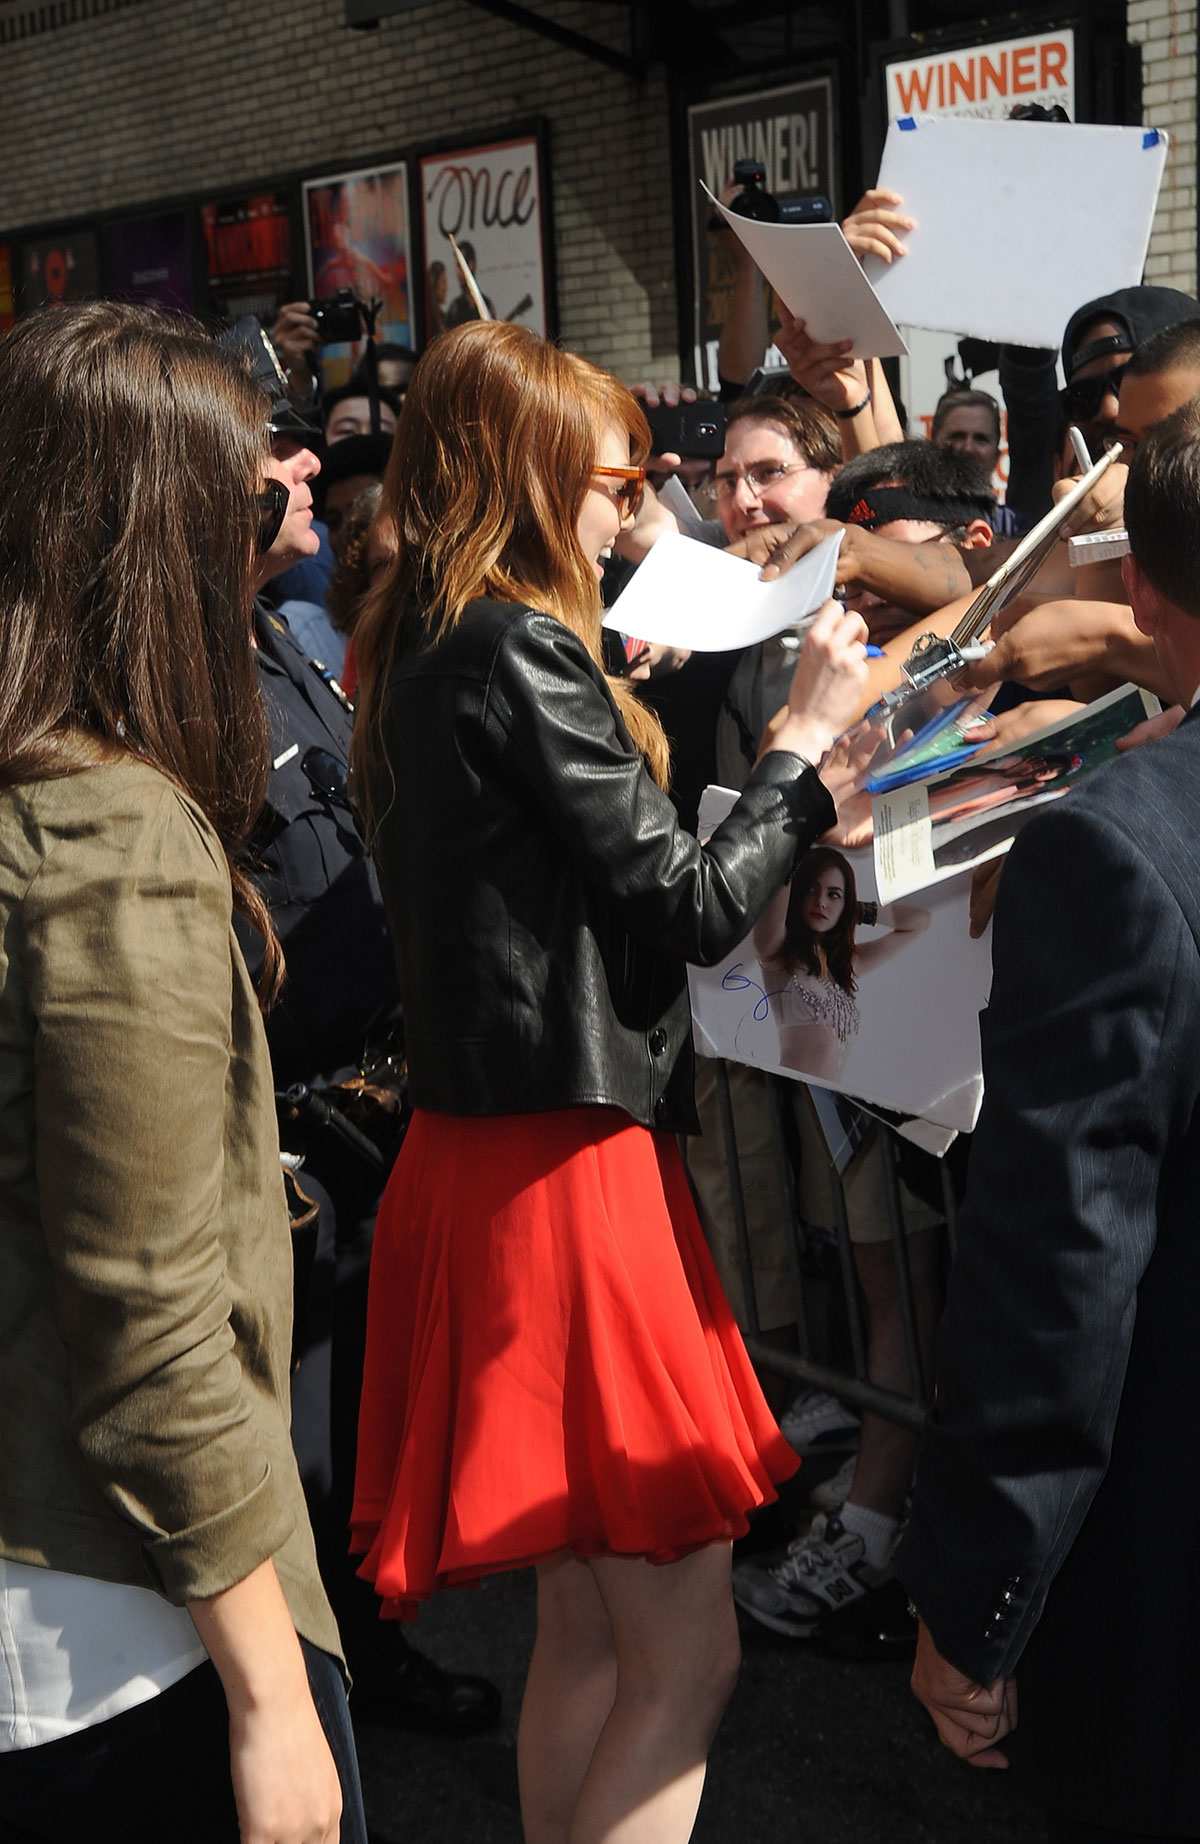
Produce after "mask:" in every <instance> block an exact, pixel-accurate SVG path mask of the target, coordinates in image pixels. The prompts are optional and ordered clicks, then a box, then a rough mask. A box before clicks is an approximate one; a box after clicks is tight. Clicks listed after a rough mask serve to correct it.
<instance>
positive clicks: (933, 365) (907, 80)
mask: <svg viewBox="0 0 1200 1844" xmlns="http://www.w3.org/2000/svg"><path fill="white" fill-rule="evenodd" d="M1075 76H1076V55H1075V34H1074V32H1073V31H1072V30H1071V28H1070V26H1065V27H1063V28H1062V29H1061V30H1060V31H1057V32H1031V33H1029V34H1027V35H1026V36H1025V37H1024V38H1011V39H995V40H989V41H988V42H987V43H986V44H977V45H971V46H968V47H963V48H960V49H958V50H954V51H938V52H934V53H932V54H931V55H929V56H927V57H923V58H905V59H903V60H898V61H897V62H896V63H894V64H888V65H887V66H886V67H885V71H884V81H885V86H886V92H887V115H888V120H889V122H894V121H896V120H897V119H898V117H900V116H902V115H951V116H960V117H961V116H970V117H973V118H974V119H976V120H980V121H1003V120H1004V119H1005V118H1006V117H1007V116H1008V114H1009V112H1010V110H1012V109H1013V108H1014V107H1015V106H1016V105H1017V104H1021V103H1040V104H1041V106H1042V108H1044V109H1052V108H1055V107H1058V108H1061V109H1063V110H1065V112H1066V114H1067V117H1068V119H1069V120H1071V121H1074V120H1075V116H1076V108H1075ZM1082 298H1083V297H1082V296H1081V297H1080V300H1081V301H1082ZM900 331H901V332H902V333H903V335H904V338H905V340H906V342H907V344H908V357H907V358H906V359H901V361H900V395H901V397H902V398H903V400H904V405H905V409H906V411H907V413H908V427H909V430H910V432H911V433H912V434H913V435H914V436H921V435H924V436H928V435H929V433H930V431H931V429H932V427H933V413H934V410H935V409H936V408H937V403H938V399H939V397H940V396H941V395H942V393H943V391H944V390H945V389H946V378H947V371H946V366H947V361H949V364H950V369H951V374H952V375H957V367H958V335H957V334H956V333H954V332H950V333H931V332H928V331H927V330H926V329H925V328H924V327H901V329H900ZM1061 337H1062V328H1061V327H1060V328H1059V332H1058V335H1057V337H1056V338H1055V341H1054V344H1055V345H1056V346H1057V345H1058V341H1059V339H1060V338H1061ZM973 382H974V384H975V385H976V386H977V387H980V388H982V389H983V390H986V391H990V392H991V394H992V396H993V397H995V398H996V399H997V401H998V402H999V403H1000V404H1001V407H1002V408H1003V402H1004V399H1003V394H1002V392H1001V390H1000V379H999V377H998V375H997V373H996V372H995V371H989V372H981V373H979V374H977V375H976V377H975V378H974V380H973ZM1005 421H1007V418H1005ZM1007 482H1008V445H1007V442H1006V441H1005V440H1003V439H1002V441H1001V447H1000V460H999V464H998V466H997V468H996V475H995V478H994V479H993V482H992V485H993V487H994V488H995V491H996V492H997V494H998V495H999V496H1000V497H1001V498H1003V497H1004V491H1005V487H1006V485H1007Z"/></svg>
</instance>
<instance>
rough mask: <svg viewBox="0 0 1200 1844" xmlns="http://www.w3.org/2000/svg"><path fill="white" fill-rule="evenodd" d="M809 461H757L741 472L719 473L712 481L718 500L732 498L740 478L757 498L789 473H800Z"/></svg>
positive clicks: (805, 468)
mask: <svg viewBox="0 0 1200 1844" xmlns="http://www.w3.org/2000/svg"><path fill="white" fill-rule="evenodd" d="M807 468H808V462H807V461H756V462H755V463H754V465H753V466H752V467H746V468H743V469H742V471H741V473H740V474H718V475H717V477H716V479H715V480H714V481H713V483H712V490H713V492H714V493H715V494H716V496H717V499H718V500H727V499H732V498H733V496H734V494H735V493H736V491H737V485H738V481H739V480H744V481H745V482H746V485H747V486H748V487H749V488H750V490H751V492H752V493H753V494H754V496H755V498H756V499H761V498H762V496H763V494H764V493H769V492H770V490H771V488H772V487H775V486H778V484H779V482H780V481H781V480H785V479H786V478H787V476H788V475H789V474H799V473H802V472H804V471H805V470H807Z"/></svg>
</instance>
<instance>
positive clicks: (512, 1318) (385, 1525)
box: [354, 322, 865, 1844]
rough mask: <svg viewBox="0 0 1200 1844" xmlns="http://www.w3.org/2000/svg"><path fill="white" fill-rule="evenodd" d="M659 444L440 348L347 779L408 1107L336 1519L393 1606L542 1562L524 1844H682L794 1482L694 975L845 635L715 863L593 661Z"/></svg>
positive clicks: (596, 391) (373, 605)
mask: <svg viewBox="0 0 1200 1844" xmlns="http://www.w3.org/2000/svg"><path fill="white" fill-rule="evenodd" d="M648 448H649V431H648V428H647V426H646V423H645V420H644V417H643V415H642V411H641V409H640V407H639V406H638V405H637V404H636V403H635V401H634V400H633V398H632V397H631V396H630V395H629V394H628V392H626V391H625V390H624V389H623V387H622V386H620V385H619V384H617V383H616V381H615V380H614V379H612V378H610V377H608V376H607V375H606V374H605V373H603V372H601V371H598V370H596V368H595V367H593V366H591V365H589V364H587V363H586V362H585V361H583V360H582V359H579V358H575V357H572V356H570V355H569V354H567V353H564V352H561V351H559V350H558V349H557V348H556V347H554V346H553V345H550V344H548V343H546V342H545V341H542V340H539V339H537V338H536V337H535V336H534V335H532V334H531V333H529V332H527V331H525V330H523V329H521V328H519V327H516V326H513V325H508V324H505V323H501V322H497V323H475V324H469V325H467V326H464V327H462V328H460V329H457V330H456V331H455V332H453V333H450V334H447V335H445V336H443V337H442V338H440V339H438V340H436V341H435V342H434V343H433V345H432V346H431V347H430V349H429V351H428V353H427V354H426V356H425V358H424V359H423V360H422V362H421V365H420V366H419V367H418V368H417V372H416V374H415V376H414V379H413V382H412V385H411V387H410V389H409V392H408V396H407V399H406V403H405V408H404V413H403V416H402V419H401V423H400V429H399V432H398V435H397V441H396V448H395V452H394V456H393V460H392V462H391V464H390V466H389V471H388V476H387V479H386V481H385V483H384V501H383V514H384V516H385V517H390V519H391V520H392V522H393V523H394V525H395V529H396V531H397V532H398V534H399V544H400V549H399V554H398V556H397V558H396V560H395V562H394V563H393V565H392V566H391V569H390V571H389V573H388V575H387V576H386V577H385V578H384V579H383V580H382V582H381V583H380V585H379V586H378V587H377V589H376V590H375V592H374V594H373V596H372V598H371V599H370V601H369V603H368V607H367V611H366V613H365V615H364V617H363V619H362V621H361V623H360V625H359V628H358V634H357V640H358V652H359V665H360V673H361V679H360V684H361V687H362V691H363V697H362V699H361V701H360V706H359V724H358V729H357V736H356V764H355V766H356V772H357V776H358V784H359V789H360V794H361V797H362V799H363V802H364V806H365V808H366V811H367V814H368V818H369V822H370V827H371V833H372V838H373V843H374V848H375V851H376V854H377V860H378V864H379V871H380V878H381V882H382V884H383V890H384V896H385V899H386V901H387V905H388V911H389V916H390V920H391V925H392V929H393V934H394V939H395V941H396V944H397V953H398V957H399V966H400V981H401V989H402V996H403V999H404V1004H405V1020H406V1037H407V1047H408V1056H409V1069H410V1081H411V1090H412V1097H413V1101H414V1103H415V1107H416V1114H415V1116H414V1120H413V1125H412V1127H411V1128H410V1131H409V1135H408V1139H407V1141H406V1144H405V1147H404V1150H403V1153H402V1155H401V1158H400V1161H399V1163H398V1165H397V1167H396V1170H395V1173H394V1175H393V1178H392V1180H391V1183H390V1185H389V1189H388V1192H387V1194H386V1196H385V1199H384V1204H383V1208H382V1211H381V1213H380V1221H379V1227H378V1231H377V1235H376V1242H375V1255H374V1265H373V1270H372V1276H371V1304H370V1318H369V1326H368V1354H367V1365H366V1373H365V1380H364V1393H363V1407H362V1422H361V1433H360V1441H359V1478H358V1490H357V1494H356V1504H355V1515H354V1523H355V1531H356V1539H357V1542H358V1544H359V1545H360V1546H361V1547H362V1548H363V1549H364V1550H365V1551H366V1562H365V1565H364V1573H366V1574H368V1575H369V1576H370V1577H371V1578H372V1579H373V1580H374V1582H375V1586H376V1588H377V1590H378V1592H379V1593H380V1594H381V1595H382V1596H383V1597H384V1599H385V1601H387V1602H388V1603H389V1604H390V1609H391V1611H395V1612H403V1611H407V1609H408V1608H410V1607H411V1604H412V1603H413V1602H414V1601H415V1600H417V1599H419V1598H420V1597H422V1596H424V1595H428V1594H429V1593H430V1592H431V1591H432V1590H433V1589H434V1588H436V1587H438V1586H441V1585H444V1584H447V1583H455V1582H463V1581H471V1580H475V1579H477V1578H478V1577H480V1576H482V1575H485V1574H487V1573H490V1572H492V1571H495V1570H498V1569H506V1568H513V1567H516V1566H518V1565H520V1564H525V1563H534V1564H536V1565H537V1570H538V1636H537V1642H536V1646H535V1650H534V1656H533V1661H532V1664H531V1666H530V1672H529V1679H528V1684H527V1687H526V1693H525V1701H524V1706H523V1709H522V1716H521V1734H520V1744H519V1757H518V1759H519V1769H520V1777H521V1796H522V1809H523V1814H524V1822H525V1832H526V1837H527V1839H528V1840H529V1844H565V1840H566V1838H567V1836H568V1833H569V1834H570V1837H571V1839H572V1840H573V1844H585V1841H589V1840H601V1839H607V1838H613V1839H616V1838H617V1837H619V1838H620V1839H621V1840H622V1844H642V1841H649V1840H655V1841H661V1844H667V1841H674V1840H682V1839H684V1838H686V1837H687V1836H688V1835H689V1833H690V1831H691V1827H692V1822H693V1819H694V1816H695V1810H696V1803H697V1800H698V1798H699V1793H700V1788H701V1785H702V1782H703V1775H704V1761H705V1756H706V1753H707V1750H708V1745H709V1742H710V1740H711V1737H712V1734H713V1732H714V1730H715V1727H716V1724H717V1721H718V1720H719V1717H720V1713H721V1710H722V1708H723V1706H724V1703H725V1700H726V1698H727V1696H728V1694H729V1691H730V1689H731V1687H732V1684H733V1680H734V1676H735V1673H736V1670H737V1663H738V1645H737V1629H736V1624H735V1619H734V1613H733V1606H732V1600H731V1595H730V1543H731V1540H732V1538H734V1537H735V1536H737V1535H738V1534H739V1533H740V1532H741V1531H743V1530H744V1529H745V1527H746V1513H747V1511H748V1510H750V1509H751V1508H752V1507H754V1506H756V1505H759V1504H761V1503H763V1502H764V1500H766V1499H768V1498H769V1497H771V1496H772V1495H773V1483H772V1482H773V1480H776V1479H778V1478H781V1477H782V1476H784V1475H785V1474H786V1473H787V1472H789V1471H790V1470H791V1465H792V1463H791V1461H790V1460H789V1457H788V1454H787V1451H786V1449H785V1448H784V1447H783V1445H782V1442H781V1438H780V1436H779V1434H778V1431H777V1430H776V1428H775V1426H774V1424H773V1422H772V1421H771V1419H770V1417H769V1415H768V1414H767V1412H766V1409H765V1406H764V1404H763V1402H762V1398H761V1396H760V1394H759V1391H758V1388H757V1385H756V1383H755V1381H754V1377H753V1373H752V1371H751V1369H750V1366H749V1363H748V1361H747V1358H746V1355H745V1352H744V1350H743V1348H742V1346H741V1344H740V1341H739V1339H738V1336H737V1333H736V1330H735V1328H734V1326H733V1322H732V1320H731V1318H730V1315H729V1311H728V1308H727V1307H726V1305H725V1302H724V1300H723V1298H722V1297H721V1294H720V1289H719V1286H718V1284H717V1281H716V1278H715V1274H714V1271H713V1269H712V1267H711V1265H710V1263H709V1260H708V1256H707V1252H706V1250H705V1248H704V1245H703V1242H702V1240H701V1237H700V1233H699V1229H698V1225H697V1223H696V1219H695V1214H694V1211H693V1208H692V1205H691V1201H690V1196H689V1193H688V1190H687V1185H686V1183H685V1180H684V1177H683V1172H682V1168H681V1165H680V1162H679V1158H678V1153H677V1149H676V1144H675V1134H676V1133H677V1132H678V1131H680V1130H683V1131H687V1130H688V1129H690V1128H692V1127H693V1126H694V1119H695V1116H694V1108H693V1102H692V1093H691V1088H692V1081H691V1033H690V1017H689V1008H688V998H687V981H686V964H687V962H688V961H689V960H694V961H700V962H704V961H709V962H711V961H715V960H718V959H720V957H721V956H722V955H723V954H724V953H726V952H727V951H728V950H729V948H731V947H732V946H733V945H734V944H735V943H736V942H737V941H738V940H739V939H740V938H741V937H742V936H743V935H744V934H745V933H746V931H747V929H748V928H749V927H750V925H751V924H752V922H753V921H754V919H755V917H756V916H757V915H758V914H759V913H760V912H761V910H762V909H763V907H764V906H765V905H766V903H767V901H768V900H769V898H770V897H771V895H772V893H773V892H774V891H775V890H776V889H777V888H778V887H779V885H780V884H781V883H782V882H783V880H784V879H785V878H786V877H787V876H788V875H789V873H790V872H791V870H792V869H793V867H794V865H795V863H796V862H797V860H798V858H799V857H800V856H801V855H802V854H803V852H804V850H805V849H806V848H807V846H808V845H809V844H810V843H811V841H812V839H813V838H814V837H815V836H816V835H817V834H818V833H820V832H822V831H824V830H825V829H826V828H827V827H828V826H829V825H830V824H831V823H832V820H833V816H834V807H833V802H832V800H831V799H830V797H829V795H828V793H827V791H826V790H825V788H824V787H823V785H822V783H821V782H820V780H819V779H818V776H817V774H816V772H815V770H814V769H813V768H812V767H811V766H810V765H809V764H810V763H811V762H815V761H819V760H820V758H821V756H822V755H823V753H824V752H825V750H826V749H827V747H828V746H829V744H830V742H831V741H832V738H833V736H834V735H835V733H836V732H838V731H839V730H840V729H842V728H843V727H844V725H845V724H846V723H847V722H848V721H849V720H850V718H851V717H852V716H853V715H855V714H856V710H857V704H858V702H859V701H860V700H861V691H860V687H861V684H862V680H863V675H864V672H865V665H864V649H863V644H862V642H863V635H864V631H865V630H864V629H863V627H862V624H861V622H860V621H859V620H858V619H857V618H856V617H853V616H846V615H844V614H843V613H841V612H840V611H838V610H836V609H834V608H833V607H831V608H829V609H828V610H827V611H826V612H825V614H824V615H823V616H822V617H821V618H820V619H819V620H818V622H817V624H816V626H815V627H814V629H813V636H814V637H813V638H812V639H810V641H809V643H808V645H807V646H806V648H805V651H804V654H803V656H802V660H801V665H800V668H799V672H798V675H797V680H796V684H795V686H794V688H793V692H792V697H791V701H790V703H789V705H788V707H787V708H786V711H785V712H783V713H781V715H780V718H779V720H778V723H777V727H776V728H775V730H774V733H773V735H772V736H771V737H770V738H769V740H768V742H767V746H766V749H765V752H764V754H763V757H762V760H761V762H760V763H759V765H758V767H757V768H756V770H755V772H754V773H753V775H752V776H751V778H750V781H749V783H748V785H747V787H746V790H745V792H744V794H743V796H742V798H741V799H740V801H739V802H738V804H737V806H736V807H735V808H734V810H733V812H732V814H731V815H730V817H729V819H728V820H727V821H726V822H725V824H724V825H723V826H721V827H720V828H719V829H718V830H717V832H716V833H714V835H713V837H712V839H711V840H710V841H709V842H708V844H707V845H706V846H705V847H703V848H701V847H700V846H699V845H698V844H697V842H696V841H695V839H693V838H691V837H690V835H688V834H686V833H683V832H681V831H680V830H679V828H678V826H677V824H676V821H675V815H674V810H673V808H672V807H671V805H670V803H669V802H668V800H667V799H666V796H665V795H664V794H663V792H662V782H663V780H664V779H665V762H666V745H665V741H664V738H663V736H662V733H661V731H660V730H659V728H658V726H657V724H656V721H655V720H654V718H653V717H652V716H651V715H650V714H649V713H648V712H647V711H646V710H645V708H644V707H643V706H642V705H641V704H639V703H638V701H637V698H636V695H635V694H634V693H633V692H632V691H631V689H630V687H629V686H628V685H627V684H624V683H622V682H620V681H613V680H610V679H608V678H607V677H606V675H605V673H604V671H603V669H602V667H601V664H600V614H601V607H600V595H599V579H600V576H601V573H602V569H603V562H604V559H605V557H606V556H607V555H608V553H609V551H610V550H611V548H612V545H613V543H614V542H615V540H616V539H617V537H618V536H619V535H620V533H621V531H622V530H623V529H624V528H625V526H626V525H627V524H628V522H629V520H630V518H631V516H632V514H633V512H634V509H635V507H636V504H637V500H638V496H639V494H640V491H641V484H642V479H643V471H642V462H643V459H644V457H645V455H646V453H647V451H648Z"/></svg>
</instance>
